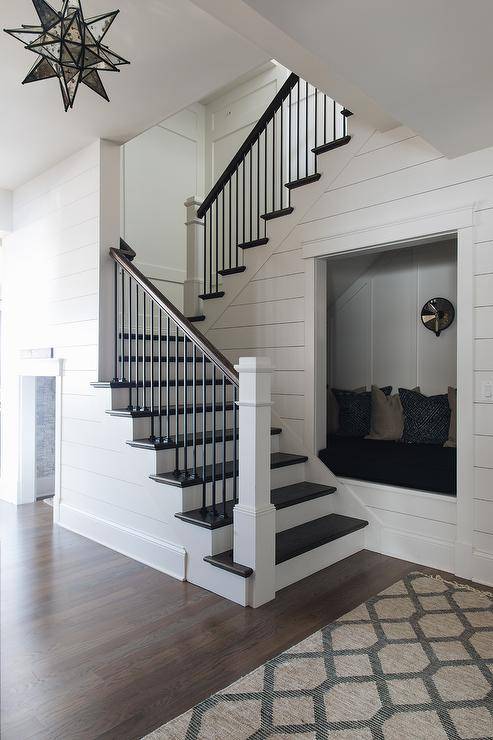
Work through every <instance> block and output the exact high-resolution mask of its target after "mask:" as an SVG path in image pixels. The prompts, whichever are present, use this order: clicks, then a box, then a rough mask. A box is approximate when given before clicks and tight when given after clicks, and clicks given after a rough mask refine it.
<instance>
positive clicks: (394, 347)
mask: <svg viewBox="0 0 493 740" xmlns="http://www.w3.org/2000/svg"><path fill="white" fill-rule="evenodd" d="M350 261H351V258H348V262H350ZM327 269H328V271H329V272H330V270H331V261H330V260H329V261H328V263H327ZM434 297H441V298H448V299H449V300H450V301H451V302H452V303H453V305H454V307H456V306H457V258H456V245H455V243H454V242H438V243H432V244H429V245H426V246H422V247H414V248H406V249H401V250H398V251H392V252H385V253H384V254H382V255H381V256H380V257H378V259H377V261H376V262H374V264H373V265H372V267H371V268H370V270H368V271H367V272H366V273H365V274H364V275H362V276H361V277H360V278H358V280H356V281H355V282H354V283H353V285H351V286H350V287H349V288H348V289H347V290H346V291H345V292H344V293H343V294H342V295H341V296H340V297H339V298H338V299H337V300H336V301H335V302H333V303H332V305H331V306H330V308H329V316H330V325H329V348H330V349H329V368H330V373H329V383H330V384H331V385H332V386H333V387H336V388H359V387H362V386H366V387H367V388H369V387H370V386H371V385H372V384H375V385H378V386H379V387H381V386H383V385H392V386H393V388H394V393H396V392H397V389H398V388H399V387H402V388H414V387H416V386H420V388H421V390H422V392H423V393H425V394H426V395H435V394H438V393H446V392H447V388H448V386H453V387H455V386H456V384H457V323H456V322H454V323H453V324H452V326H451V327H450V328H449V329H447V330H446V331H444V332H442V334H441V335H440V337H436V336H435V335H434V334H433V332H430V331H429V330H428V329H426V328H425V327H424V326H423V324H422V321H421V309H422V307H423V306H424V304H425V303H426V302H427V301H428V300H429V299H430V298H434ZM329 303H330V296H329Z"/></svg>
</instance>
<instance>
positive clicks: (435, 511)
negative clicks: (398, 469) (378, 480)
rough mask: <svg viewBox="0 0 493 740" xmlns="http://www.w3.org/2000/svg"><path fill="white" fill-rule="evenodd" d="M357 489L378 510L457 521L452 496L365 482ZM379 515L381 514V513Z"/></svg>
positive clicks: (454, 502)
mask: <svg viewBox="0 0 493 740" xmlns="http://www.w3.org/2000/svg"><path fill="white" fill-rule="evenodd" d="M349 487H350V488H353V485H352V484H351V483H349ZM355 491H356V493H357V495H358V496H359V497H360V498H361V499H362V501H363V503H364V504H365V505H366V506H369V507H370V508H372V509H375V510H378V512H380V511H393V512H398V513H400V514H407V515H410V516H413V517H422V518H424V519H433V520H434V521H437V522H445V523H447V524H456V523H457V503H456V499H455V498H453V497H451V496H438V495H433V494H428V493H421V492H417V493H415V494H412V493H408V492H407V491H402V492H400V491H398V490H397V489H395V488H391V487H389V486H382V487H379V486H377V485H376V484H368V485H366V484H365V483H363V482H362V483H361V484H358V485H357V486H355ZM377 516H380V513H378V514H377Z"/></svg>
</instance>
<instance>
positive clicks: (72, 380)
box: [63, 370, 97, 396]
mask: <svg viewBox="0 0 493 740" xmlns="http://www.w3.org/2000/svg"><path fill="white" fill-rule="evenodd" d="M96 380H97V376H96V373H95V372H92V371H91V370H71V371H68V372H67V371H65V372H64V374H63V393H68V394H72V395H77V396H87V395H93V394H96V393H97V390H95V389H94V388H92V387H91V383H94V382H95V381H96Z"/></svg>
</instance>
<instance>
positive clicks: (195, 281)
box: [183, 196, 204, 316]
mask: <svg viewBox="0 0 493 740" xmlns="http://www.w3.org/2000/svg"><path fill="white" fill-rule="evenodd" d="M201 205H202V203H201V201H200V200H198V199H197V198H196V197H195V196H193V197H191V198H188V200H186V201H185V208H186V209H187V220H186V222H185V226H186V227H187V276H186V280H185V283H184V285H183V307H184V314H185V316H200V315H201V314H202V311H203V309H202V301H201V300H200V298H199V295H200V294H201V292H202V282H201V278H202V270H203V266H202V262H203V249H204V222H203V221H202V220H201V219H200V218H198V216H197V211H198V209H199V208H200V206H201Z"/></svg>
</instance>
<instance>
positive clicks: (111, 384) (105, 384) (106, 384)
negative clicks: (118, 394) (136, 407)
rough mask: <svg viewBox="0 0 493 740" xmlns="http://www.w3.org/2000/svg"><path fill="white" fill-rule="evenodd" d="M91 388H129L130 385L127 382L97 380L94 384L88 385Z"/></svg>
mask: <svg viewBox="0 0 493 740" xmlns="http://www.w3.org/2000/svg"><path fill="white" fill-rule="evenodd" d="M90 386H91V388H116V389H118V388H123V389H125V388H131V387H132V383H129V381H128V380H98V381H96V382H95V383H90Z"/></svg>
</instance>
